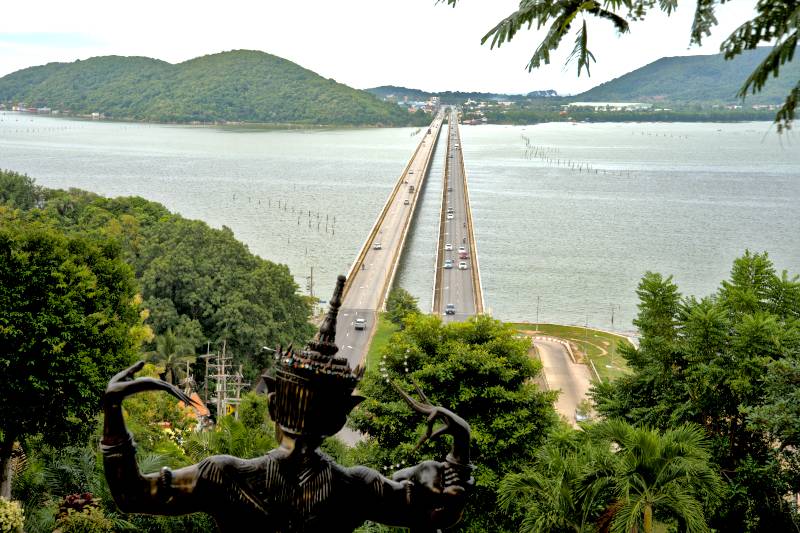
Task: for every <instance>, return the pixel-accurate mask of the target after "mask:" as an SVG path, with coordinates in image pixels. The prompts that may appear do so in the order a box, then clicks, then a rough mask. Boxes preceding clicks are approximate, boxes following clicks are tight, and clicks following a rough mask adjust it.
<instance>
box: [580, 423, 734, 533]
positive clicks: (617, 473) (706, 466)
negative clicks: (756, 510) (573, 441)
mask: <svg viewBox="0 0 800 533" xmlns="http://www.w3.org/2000/svg"><path fill="white" fill-rule="evenodd" d="M589 432H590V433H591V434H592V435H591V438H592V439H593V440H595V442H605V443H606V444H610V445H612V446H614V448H612V447H610V446H607V447H606V448H605V449H606V450H612V449H613V450H615V451H612V452H611V453H610V455H609V456H608V457H607V458H606V459H605V460H601V461H602V462H599V463H595V464H594V465H592V467H590V469H591V470H594V472H593V473H591V474H589V476H587V477H585V478H584V482H585V483H586V494H587V495H595V494H598V493H600V492H602V491H605V490H608V491H609V492H610V494H611V496H612V502H611V506H610V508H609V511H610V513H609V514H610V517H611V521H610V526H611V527H610V529H611V531H612V532H613V533H627V532H630V531H638V530H639V528H641V529H642V531H644V533H652V531H653V520H654V518H655V517H661V519H662V520H664V519H676V520H678V522H679V524H680V525H681V529H682V530H685V531H688V532H693V531H709V528H708V524H707V523H706V518H705V511H706V510H707V509H708V508H709V507H711V508H712V509H713V507H714V506H715V505H716V504H717V501H718V499H719V496H720V493H721V487H722V482H721V481H720V478H719V475H718V474H717V472H716V469H715V468H714V467H713V465H711V464H710V453H709V451H708V443H707V442H706V440H705V435H704V433H703V430H702V428H700V427H699V426H696V425H693V424H684V425H682V426H680V427H677V428H674V429H669V430H667V431H665V432H664V433H663V434H661V433H659V432H658V431H656V430H653V429H650V428H647V427H641V428H637V427H633V426H631V425H629V424H627V423H626V422H624V421H620V420H609V421H605V422H601V423H600V424H597V425H596V426H594V427H591V428H590V429H589Z"/></svg>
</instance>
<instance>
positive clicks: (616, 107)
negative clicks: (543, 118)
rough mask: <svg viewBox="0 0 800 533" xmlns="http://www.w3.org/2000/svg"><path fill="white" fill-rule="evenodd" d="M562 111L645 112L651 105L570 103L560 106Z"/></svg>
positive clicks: (639, 103) (637, 103) (635, 103)
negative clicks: (578, 109)
mask: <svg viewBox="0 0 800 533" xmlns="http://www.w3.org/2000/svg"><path fill="white" fill-rule="evenodd" d="M561 107H562V108H564V109H576V108H583V109H591V110H593V111H646V110H648V109H650V108H652V107H653V104H644V103H641V102H572V103H570V104H566V105H563V106H561Z"/></svg>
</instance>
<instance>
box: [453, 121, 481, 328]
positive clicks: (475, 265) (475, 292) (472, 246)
mask: <svg viewBox="0 0 800 533" xmlns="http://www.w3.org/2000/svg"><path fill="white" fill-rule="evenodd" d="M456 135H457V136H458V144H459V146H461V147H462V148H461V152H460V154H461V157H460V158H459V159H460V161H459V162H460V164H461V177H462V178H463V180H464V209H465V210H466V214H467V229H468V231H469V250H470V256H472V273H471V274H472V296H473V298H474V299H475V314H477V315H481V314H483V312H484V309H483V282H482V281H481V267H480V263H479V262H478V245H477V243H476V242H475V227H474V226H473V225H472V204H471V203H470V200H469V185H468V183H467V170H466V168H465V167H464V148H463V147H464V144H463V143H462V142H461V132H460V131H459V129H458V120H456Z"/></svg>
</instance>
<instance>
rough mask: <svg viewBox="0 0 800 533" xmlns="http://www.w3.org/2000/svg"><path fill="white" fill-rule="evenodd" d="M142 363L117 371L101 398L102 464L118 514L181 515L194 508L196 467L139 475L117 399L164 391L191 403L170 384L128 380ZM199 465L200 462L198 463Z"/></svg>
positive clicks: (198, 472) (197, 507)
mask: <svg viewBox="0 0 800 533" xmlns="http://www.w3.org/2000/svg"><path fill="white" fill-rule="evenodd" d="M142 366H144V363H143V362H141V361H140V362H139V363H136V364H135V365H133V366H132V367H130V368H127V369H125V370H123V371H122V372H119V373H118V374H117V375H115V376H114V377H113V378H112V379H111V381H110V382H109V384H108V387H107V388H106V392H105V394H104V396H103V412H104V415H105V418H104V421H103V438H102V440H101V441H100V445H101V449H102V452H103V466H104V467H105V474H106V480H107V481H108V485H109V487H110V489H111V494H112V496H113V497H114V501H115V502H117V505H118V506H119V508H120V509H121V510H122V511H125V512H128V513H147V514H170V515H177V514H186V513H192V512H195V511H200V510H207V509H201V507H202V505H201V503H200V500H201V498H200V495H199V494H198V492H199V491H198V490H197V488H198V481H199V480H200V479H201V477H202V476H201V470H202V469H201V468H200V465H194V466H189V467H186V468H181V469H179V470H175V471H172V470H169V469H162V470H161V472H160V473H155V474H142V473H141V472H140V471H139V466H138V464H137V463H136V445H135V443H134V442H133V436H132V435H131V434H130V432H129V431H128V428H127V427H125V420H124V418H123V416H122V400H123V399H125V398H126V397H127V396H130V395H132V394H136V393H138V392H143V391H159V390H160V391H165V392H168V393H170V394H172V395H173V396H175V397H176V398H178V399H179V400H182V401H184V402H185V403H186V405H189V403H190V402H191V400H190V399H189V398H188V397H187V396H186V395H185V394H183V393H182V392H181V391H180V390H178V389H177V388H176V387H174V386H173V385H170V384H169V383H166V382H164V381H161V380H158V379H152V378H138V379H133V376H134V374H136V372H138V371H139V370H141V369H142ZM202 464H203V463H201V465H202Z"/></svg>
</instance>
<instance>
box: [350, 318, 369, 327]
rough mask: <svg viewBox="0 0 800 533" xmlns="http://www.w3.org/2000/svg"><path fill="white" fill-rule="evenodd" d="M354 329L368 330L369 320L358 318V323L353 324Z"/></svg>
mask: <svg viewBox="0 0 800 533" xmlns="http://www.w3.org/2000/svg"><path fill="white" fill-rule="evenodd" d="M353 327H354V328H355V329H367V320H366V319H365V318H356V321H355V322H353Z"/></svg>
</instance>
